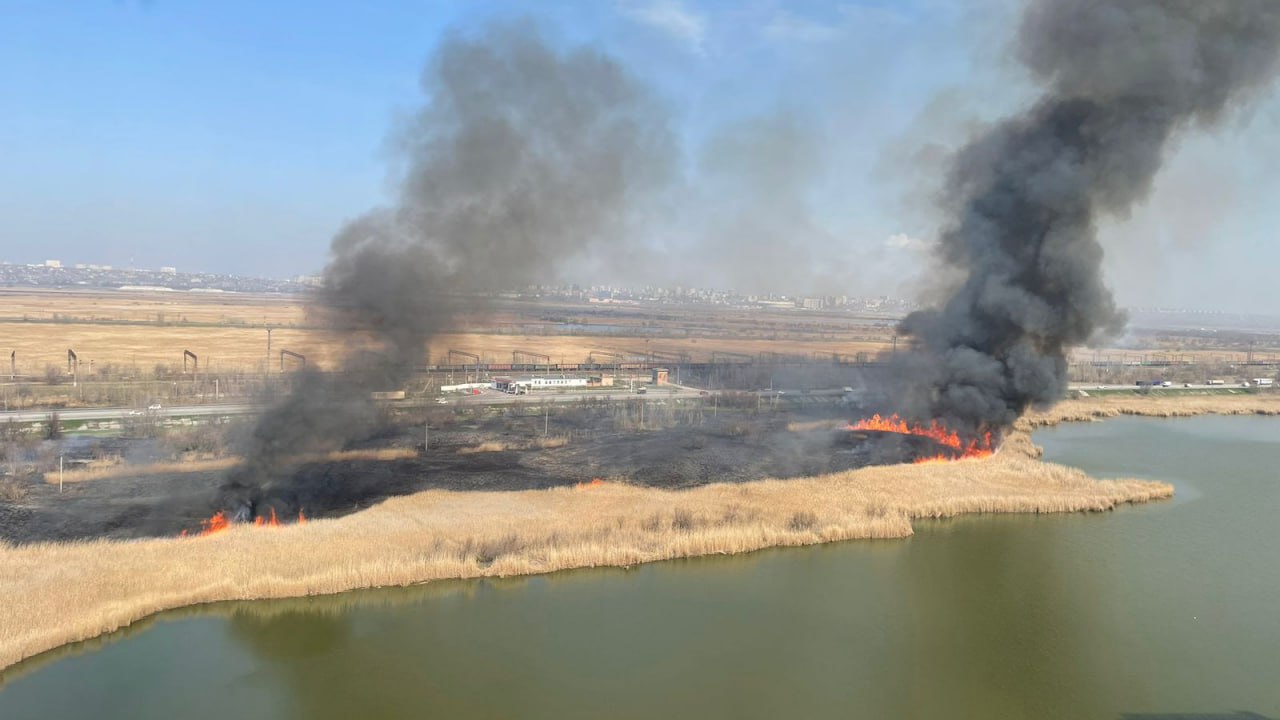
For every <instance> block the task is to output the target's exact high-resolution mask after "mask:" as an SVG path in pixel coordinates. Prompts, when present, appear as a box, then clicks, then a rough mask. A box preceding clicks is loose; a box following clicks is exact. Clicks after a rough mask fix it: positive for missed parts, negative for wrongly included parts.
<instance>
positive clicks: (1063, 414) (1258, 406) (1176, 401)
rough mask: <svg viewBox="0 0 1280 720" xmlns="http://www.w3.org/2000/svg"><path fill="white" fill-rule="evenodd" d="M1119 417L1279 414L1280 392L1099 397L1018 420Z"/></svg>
mask: <svg viewBox="0 0 1280 720" xmlns="http://www.w3.org/2000/svg"><path fill="white" fill-rule="evenodd" d="M1120 415H1139V416H1143V417H1162V418H1174V417H1192V416H1195V415H1280V393H1259V394H1253V393H1241V394H1239V395H1222V394H1205V395H1189V394H1177V395H1163V396H1154V395H1148V396H1140V395H1097V396H1092V397H1087V398H1077V399H1071V400H1063V401H1062V402H1059V403H1058V404H1057V405H1054V406H1053V407H1051V408H1049V409H1048V410H1043V411H1040V412H1033V413H1029V414H1027V415H1025V416H1023V417H1022V418H1021V419H1020V420H1018V425H1017V426H1018V428H1019V429H1022V430H1031V429H1033V428H1037V427H1046V426H1050V425H1057V424H1059V423H1064V422H1090V421H1094V420H1105V419H1106V418H1111V417H1117V416H1120Z"/></svg>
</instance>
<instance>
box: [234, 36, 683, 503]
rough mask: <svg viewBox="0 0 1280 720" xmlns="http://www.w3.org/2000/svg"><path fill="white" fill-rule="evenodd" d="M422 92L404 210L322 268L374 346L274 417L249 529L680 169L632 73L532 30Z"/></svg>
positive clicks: (250, 469)
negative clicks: (441, 353)
mask: <svg viewBox="0 0 1280 720" xmlns="http://www.w3.org/2000/svg"><path fill="white" fill-rule="evenodd" d="M422 84H423V90H424V93H425V95H426V96H427V98H428V102H427V104H426V106H425V107H424V108H423V109H422V110H421V111H420V112H419V113H417V115H416V116H415V117H414V118H413V119H412V121H411V122H410V123H409V125H408V127H407V128H405V130H404V131H403V132H402V133H400V134H399V136H398V137H397V143H396V145H397V147H398V149H399V150H401V151H402V155H403V163H404V170H403V174H402V177H401V178H400V188H399V193H398V197H397V198H396V202H395V204H394V205H392V206H391V207H385V208H378V209H375V210H373V211H371V212H369V213H367V214H366V215H364V216H362V217H360V218H358V219H356V220H355V221H353V222H351V223H350V224H348V225H347V226H346V227H345V228H343V229H342V231H341V232H340V233H339V234H338V235H337V237H335V238H334V239H333V242H332V246H331V248H330V261H329V264H328V266H327V267H326V269H325V272H324V284H323V290H322V292H321V299H322V301H323V307H324V310H325V314H326V315H327V316H328V318H329V319H330V320H331V321H332V323H333V325H334V327H335V328H337V329H340V330H341V331H343V332H345V333H349V334H350V336H351V337H352V338H359V339H362V340H371V342H370V343H369V344H370V345H371V349H368V350H362V351H359V352H354V353H353V354H351V356H350V357H348V358H347V360H346V362H345V363H344V366H343V367H342V368H341V369H340V370H339V371H338V372H336V373H331V374H322V373H317V372H309V373H306V374H303V375H301V376H300V377H298V378H297V379H296V382H295V385H294V391H293V392H292V393H291V394H290V395H289V396H288V397H287V398H285V399H284V400H283V401H282V402H280V403H278V404H277V405H276V406H275V407H273V408H272V409H271V410H270V411H269V412H267V413H266V414H265V415H264V416H263V417H262V419H261V421H260V422H259V424H258V426H257V428H256V430H255V432H254V434H253V437H252V441H251V446H250V447H249V448H248V451H247V452H246V458H247V462H246V464H245V466H244V467H243V469H242V470H240V471H238V472H237V473H236V474H235V475H234V476H233V477H231V478H229V481H228V483H227V485H226V486H225V488H224V496H225V498H226V499H225V500H224V505H225V506H227V507H230V508H232V509H233V510H234V511H235V514H237V515H239V516H240V519H247V514H248V513H251V512H252V506H253V504H254V503H256V502H257V501H258V499H260V498H261V497H262V496H263V494H264V493H265V494H269V490H270V484H271V483H273V482H279V481H283V480H286V479H287V474H288V473H287V470H288V467H289V464H290V459H291V458H295V457H297V456H299V455H301V454H304V453H310V452H316V451H321V450H329V449H335V448H337V447H340V446H341V445H343V444H344V443H348V442H350V441H352V440H356V439H359V438H361V437H362V436H363V435H364V434H366V433H368V432H369V428H370V427H371V425H372V423H373V420H374V416H375V408H374V406H373V403H372V402H371V398H370V393H371V392H373V391H378V390H390V389H400V388H403V387H404V384H405V383H406V381H407V380H409V378H410V376H411V374H412V372H413V369H414V367H415V365H416V364H418V363H421V362H423V361H424V359H425V352H426V345H427V341H428V340H429V339H430V338H431V336H432V335H434V334H436V333H438V332H439V331H441V330H442V329H445V328H447V327H448V326H449V325H450V323H451V321H452V318H453V317H454V316H455V312H456V311H457V310H458V309H459V306H460V305H462V304H466V305H467V307H468V309H475V306H476V303H477V302H479V299H478V298H477V296H476V295H475V293H477V292H481V291H485V290H492V289H508V288H512V287H519V286H522V285H527V284H530V283H534V282H538V283H543V282H549V281H551V280H554V279H555V278H556V272H555V270H556V267H557V266H558V265H559V264H562V263H564V262H565V261H566V260H569V259H572V258H573V257H574V256H575V255H580V254H584V253H587V252H589V251H591V250H593V249H597V248H601V249H603V250H605V251H607V250H608V249H609V247H608V244H609V243H620V242H621V241H622V240H623V239H624V238H625V237H626V235H627V231H628V228H629V226H631V225H632V223H633V221H635V220H636V219H637V218H636V217H635V216H636V215H637V214H639V208H641V207H643V205H644V199H645V198H646V197H648V196H650V194H651V193H654V192H656V191H658V190H659V189H660V188H661V187H662V186H663V185H664V184H665V183H666V182H667V181H668V180H669V177H670V176H671V174H672V173H673V172H674V170H675V164H676V163H675V142H674V139H673V136H672V134H671V132H670V130H669V128H668V125H667V121H666V117H665V113H664V109H663V107H662V106H661V104H660V103H659V102H657V101H656V99H655V98H654V97H653V96H652V94H651V93H650V92H649V91H648V90H647V89H646V88H645V87H644V86H643V85H642V84H641V83H640V82H639V81H638V80H637V79H636V78H635V77H633V76H632V75H631V74H630V73H628V72H627V71H626V70H625V69H624V68H622V67H621V66H620V65H619V64H618V63H617V62H615V61H614V60H613V59H611V58H610V57H608V56H607V55H605V54H603V53H601V52H598V51H596V50H591V49H579V50H574V51H571V52H565V53H562V52H558V51H556V50H555V49H553V48H551V47H550V46H549V45H548V44H547V43H546V42H545V41H544V39H543V38H542V37H541V36H540V35H539V33H538V32H537V31H535V30H534V29H533V28H532V27H531V26H530V25H529V24H527V23H525V24H520V23H517V24H504V25H497V26H493V27H490V28H488V29H486V30H485V31H483V32H482V33H481V34H479V35H478V36H475V37H465V36H461V35H454V36H450V37H448V38H446V39H445V40H444V41H443V42H442V44H441V46H440V48H439V50H438V52H437V53H436V54H435V56H434V57H433V58H432V59H431V60H430V62H429V63H428V65H427V67H426V70H425V71H424V73H423V79H422Z"/></svg>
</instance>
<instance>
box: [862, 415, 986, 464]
mask: <svg viewBox="0 0 1280 720" xmlns="http://www.w3.org/2000/svg"><path fill="white" fill-rule="evenodd" d="M849 429H850V430H875V431H877V432H890V433H898V434H900V435H918V436H920V437H927V438H929V439H930V440H933V441H934V442H936V443H938V444H939V445H945V446H947V447H949V448H951V449H952V450H955V454H954V455H952V456H948V455H944V454H942V453H938V454H936V455H933V456H931V457H922V458H918V459H917V460H916V462H917V463H927V462H938V461H947V460H959V459H961V458H980V457H987V456H988V455H991V454H992V453H993V452H995V449H994V448H992V447H991V433H990V432H985V433H983V434H982V435H981V436H980V437H977V438H974V439H973V440H970V441H968V442H965V441H964V440H963V439H962V438H961V437H960V434H959V433H957V432H956V431H955V430H948V429H947V427H946V426H945V425H943V424H942V423H940V422H938V421H937V420H933V421H931V422H930V423H929V424H928V425H921V424H919V423H916V424H912V423H908V422H907V421H906V420H903V419H902V418H900V417H898V415H897V414H896V413H895V414H893V415H890V416H888V417H881V416H880V415H872V416H871V417H869V418H863V419H862V420H859V421H858V422H857V423H854V424H853V425H850V426H849Z"/></svg>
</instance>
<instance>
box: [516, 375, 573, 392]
mask: <svg viewBox="0 0 1280 720" xmlns="http://www.w3.org/2000/svg"><path fill="white" fill-rule="evenodd" d="M587 384H588V383H587V378H584V377H568V376H566V375H560V376H557V377H522V378H516V379H512V378H507V377H497V378H494V379H493V387H494V388H495V389H497V390H501V391H503V392H508V393H512V394H523V393H527V392H529V391H530V390H568V389H570V388H585V387H587Z"/></svg>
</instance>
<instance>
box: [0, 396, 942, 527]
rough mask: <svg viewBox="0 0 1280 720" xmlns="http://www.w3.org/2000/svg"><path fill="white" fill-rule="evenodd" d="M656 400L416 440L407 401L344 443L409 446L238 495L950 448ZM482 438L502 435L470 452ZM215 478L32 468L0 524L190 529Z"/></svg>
mask: <svg viewBox="0 0 1280 720" xmlns="http://www.w3.org/2000/svg"><path fill="white" fill-rule="evenodd" d="M666 410H670V411H671V412H664V406H662V405H659V404H656V403H650V404H649V407H648V410H647V412H648V416H647V422H648V423H649V424H648V426H647V427H644V428H640V427H638V425H637V423H638V414H637V412H636V411H638V405H636V406H634V407H631V408H624V409H622V410H620V409H619V407H618V406H617V405H606V404H601V405H599V406H595V407H584V408H575V409H572V410H568V409H563V408H560V409H557V410H556V412H554V413H552V414H551V415H550V416H549V418H548V419H547V420H545V421H544V417H543V415H542V414H541V413H540V412H538V411H531V412H529V413H528V414H524V411H520V410H512V411H508V412H501V413H497V414H491V415H488V416H485V417H479V418H460V417H454V416H451V415H449V414H447V413H437V414H436V415H434V416H433V419H432V423H433V426H434V427H433V430H432V446H431V450H430V451H429V452H426V453H423V452H422V436H421V432H422V425H421V424H420V421H417V422H415V420H416V418H415V417H412V416H411V415H410V416H407V417H402V418H393V419H391V420H389V421H387V420H385V419H384V423H383V424H382V425H381V426H380V427H381V430H380V432H379V433H376V434H375V435H374V436H372V437H369V438H366V439H364V440H362V441H361V442H360V443H357V444H356V445H355V446H353V447H361V448H372V449H378V448H405V449H411V450H412V455H411V456H410V457H407V458H402V459H395V460H359V461H341V462H307V463H301V464H295V465H291V466H290V467H289V468H288V471H287V472H288V474H287V475H286V476H285V477H284V478H282V480H281V482H279V483H272V484H270V485H266V486H263V487H261V488H257V489H255V492H254V493H253V494H251V495H250V494H245V495H241V496H239V498H238V499H240V500H242V501H244V502H246V505H247V507H246V508H245V512H246V513H247V514H248V516H249V517H253V516H255V515H267V514H269V513H270V511H272V510H274V511H275V512H276V513H277V515H278V516H279V517H281V518H283V519H285V520H290V519H292V518H295V517H296V516H297V514H298V512H299V511H300V510H301V511H303V512H305V513H306V515H307V516H309V517H313V518H322V517H337V516H341V515H345V514H348V513H351V512H356V511H358V510H361V509H364V508H367V507H369V506H371V505H373V504H376V503H378V502H380V501H382V500H384V499H386V498H388V497H392V496H396V495H404V494H409V493H413V492H417V491H420V490H427V489H446V490H455V491H474V490H490V491H514V490H528V489H539V488H549V487H558V486H572V485H575V484H577V483H582V482H589V481H591V480H593V479H595V478H604V479H607V480H608V481H611V482H627V483H631V484H635V485H640V486H644V487H656V488H671V489H679V488H689V487H695V486H699V485H704V484H708V483H713V482H746V481H750V480H758V479H762V478H767V477H780V478H786V477H796V476H811V475H817V474H821V473H826V472H835V471H839V470H846V469H852V468H856V467H862V466H865V465H869V464H889V463H897V462H904V461H908V460H910V459H912V458H916V457H921V456H933V455H937V454H945V453H947V452H948V449H947V448H945V447H940V446H937V445H936V444H935V443H933V442H932V441H930V440H928V439H927V438H919V437H906V436H901V435H893V434H884V433H874V432H850V431H848V430H845V429H842V428H841V427H840V426H841V425H843V423H842V422H841V420H842V419H843V417H844V416H845V413H846V411H845V410H844V409H843V408H841V407H839V406H833V407H824V408H820V409H818V410H813V409H809V410H807V411H805V412H795V411H791V410H787V409H785V408H783V409H774V410H771V411H769V412H761V413H755V412H749V411H747V410H745V409H743V410H740V411H734V410H732V409H729V408H726V409H725V410H724V411H722V412H720V413H719V414H718V415H716V416H713V415H712V414H711V413H712V411H711V409H710V408H709V407H703V408H698V409H692V408H681V409H679V410H678V411H677V410H676V408H666ZM813 421H832V422H830V423H828V424H827V425H826V426H825V427H820V428H815V429H803V428H802V427H801V428H799V429H797V428H796V426H795V425H793V424H794V423H804V422H813ZM544 422H546V426H545V427H546V429H547V431H548V432H549V435H546V436H544V435H543V434H542V433H543V429H544ZM546 437H551V438H565V439H566V440H565V444H564V445H562V446H558V447H551V448H544V447H542V443H540V441H541V440H543V439H544V438H546ZM107 442H111V443H115V444H116V445H118V446H119V447H115V448H114V450H115V451H120V450H125V449H127V448H126V447H124V446H125V445H127V444H128V443H130V442H143V443H145V442H147V441H145V440H141V441H119V440H113V441H107ZM485 443H496V444H499V445H501V446H502V447H503V449H499V450H487V451H482V452H471V450H473V449H475V448H478V447H481V446H483V444H485ZM81 450H82V451H83V453H85V454H92V453H94V452H96V451H98V450H99V449H98V448H94V447H90V446H85V447H83V448H81ZM222 480H223V476H222V473H220V472H214V471H209V472H189V473H164V474H155V475H135V476H131V477H118V478H103V479H98V480H91V481H86V482H82V483H76V484H74V485H68V486H67V488H66V491H65V492H64V493H63V494H62V495H59V494H58V491H57V486H56V484H49V483H45V482H42V481H40V480H39V479H36V478H33V479H32V480H31V481H30V483H29V484H28V486H27V487H28V492H27V493H26V496H25V497H24V498H22V499H21V500H20V501H17V502H12V503H0V538H2V539H4V540H6V541H8V542H12V543H29V542H41V541H55V540H76V539H92V538H117V539H124V538H139V537H172V536H175V535H178V534H179V533H181V532H182V531H184V530H186V531H198V530H199V529H200V527H201V521H203V520H207V519H208V518H209V517H210V516H211V515H213V514H214V513H215V512H217V511H219V510H225V509H226V507H227V504H226V503H227V499H226V497H225V495H224V492H225V488H224V487H223V484H222Z"/></svg>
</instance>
